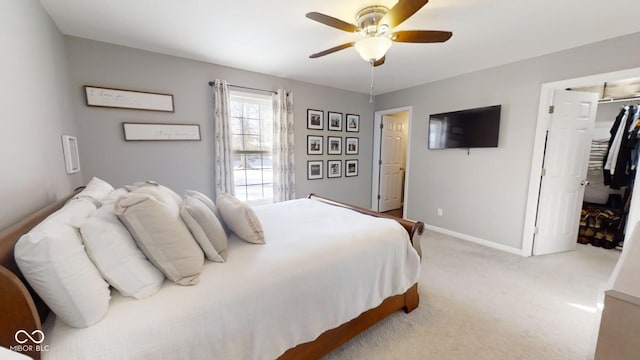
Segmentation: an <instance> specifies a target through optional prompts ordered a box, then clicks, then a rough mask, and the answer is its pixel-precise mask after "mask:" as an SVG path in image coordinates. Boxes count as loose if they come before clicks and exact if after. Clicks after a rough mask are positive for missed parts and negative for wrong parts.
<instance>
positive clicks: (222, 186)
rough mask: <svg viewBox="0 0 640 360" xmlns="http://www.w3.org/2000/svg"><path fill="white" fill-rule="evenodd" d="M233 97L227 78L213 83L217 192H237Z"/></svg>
mask: <svg viewBox="0 0 640 360" xmlns="http://www.w3.org/2000/svg"><path fill="white" fill-rule="evenodd" d="M230 102H231V97H230V95H229V88H228V84H227V81H226V80H219V79H216V81H215V82H214V84H213V126H214V131H215V162H216V163H215V166H214V168H215V176H216V194H217V193H218V192H220V191H223V192H226V193H229V194H235V191H234V185H233V159H232V157H231V110H230V106H229V103H230Z"/></svg>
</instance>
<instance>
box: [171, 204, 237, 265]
mask: <svg viewBox="0 0 640 360" xmlns="http://www.w3.org/2000/svg"><path fill="white" fill-rule="evenodd" d="M180 216H181V217H182V220H184V223H185V224H187V227H188V228H189V230H190V231H191V234H193V237H194V238H195V239H196V241H197V242H198V245H200V248H202V250H203V251H204V254H205V255H206V256H207V259H209V260H211V261H215V262H224V261H225V260H226V259H227V245H228V243H229V238H228V237H227V232H226V231H225V230H224V227H222V224H221V223H220V220H218V218H217V217H216V215H215V214H214V213H213V211H211V209H210V208H209V207H207V205H205V203H204V202H202V201H201V200H200V199H198V198H196V197H194V196H186V197H185V199H184V205H182V209H180Z"/></svg>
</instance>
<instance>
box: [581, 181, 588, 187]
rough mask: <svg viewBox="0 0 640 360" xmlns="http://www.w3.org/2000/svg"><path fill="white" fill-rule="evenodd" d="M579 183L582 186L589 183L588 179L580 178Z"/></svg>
mask: <svg viewBox="0 0 640 360" xmlns="http://www.w3.org/2000/svg"><path fill="white" fill-rule="evenodd" d="M580 185H582V186H587V185H589V180H582V181H580Z"/></svg>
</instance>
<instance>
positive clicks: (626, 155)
mask: <svg viewBox="0 0 640 360" xmlns="http://www.w3.org/2000/svg"><path fill="white" fill-rule="evenodd" d="M620 115H622V116H620ZM639 116H640V111H638V107H637V106H625V107H624V108H623V110H622V111H621V112H620V114H619V115H618V117H617V118H616V122H614V126H613V127H612V128H611V131H610V133H611V135H612V136H614V133H615V136H614V137H613V140H611V141H610V144H611V145H610V148H609V152H608V154H607V157H606V160H605V164H604V173H605V175H604V180H605V184H606V185H609V186H610V187H611V188H612V189H620V187H622V186H626V185H628V184H629V182H630V177H629V175H630V174H631V173H632V167H633V164H632V152H633V150H634V149H635V147H636V145H637V134H638V131H636V128H637V126H636V124H637V122H638V117H639ZM618 118H619V119H620V121H618ZM616 125H617V129H615V131H614V128H616ZM607 172H608V174H607ZM607 175H609V176H607Z"/></svg>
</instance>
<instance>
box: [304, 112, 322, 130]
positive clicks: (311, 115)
mask: <svg viewBox="0 0 640 360" xmlns="http://www.w3.org/2000/svg"><path fill="white" fill-rule="evenodd" d="M307 129H311V130H323V129H324V111H322V110H316V109H307Z"/></svg>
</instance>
